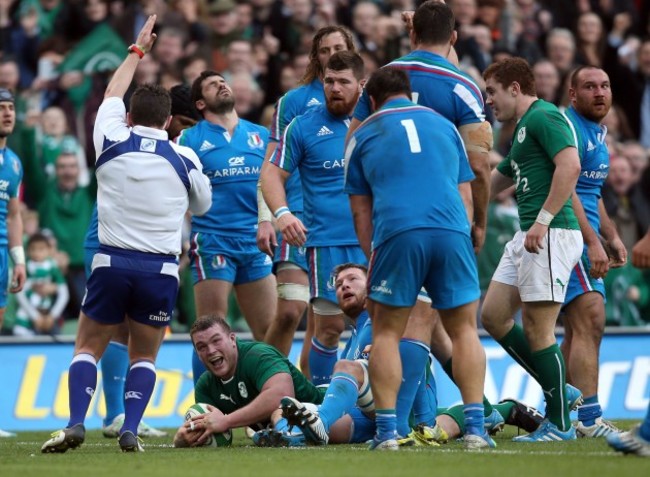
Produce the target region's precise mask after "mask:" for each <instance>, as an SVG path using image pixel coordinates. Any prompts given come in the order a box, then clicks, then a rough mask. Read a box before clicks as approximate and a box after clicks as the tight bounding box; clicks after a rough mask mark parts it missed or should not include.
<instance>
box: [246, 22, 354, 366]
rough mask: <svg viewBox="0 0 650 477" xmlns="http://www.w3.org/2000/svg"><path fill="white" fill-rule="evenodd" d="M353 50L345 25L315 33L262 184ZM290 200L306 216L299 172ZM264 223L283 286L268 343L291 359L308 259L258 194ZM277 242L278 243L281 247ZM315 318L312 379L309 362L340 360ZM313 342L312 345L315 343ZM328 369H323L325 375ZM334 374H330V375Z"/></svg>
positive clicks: (281, 105) (281, 104)
mask: <svg viewBox="0 0 650 477" xmlns="http://www.w3.org/2000/svg"><path fill="white" fill-rule="evenodd" d="M346 50H347V51H354V50H355V48H354V43H353V39H352V34H351V33H350V31H349V30H347V29H346V28H345V27H341V26H333V25H330V26H326V27H323V28H321V29H320V30H318V31H317V32H316V34H315V35H314V38H313V40H312V45H311V51H310V52H309V65H308V66H307V71H306V73H305V76H304V77H303V78H302V79H301V80H300V83H301V85H300V86H298V87H297V88H295V89H292V90H291V91H289V92H288V93H287V94H285V95H284V96H282V97H281V98H280V99H279V100H278V102H277V103H276V105H275V112H274V114H273V121H272V123H271V130H270V134H269V144H268V146H267V149H266V158H265V164H264V166H262V173H261V177H260V182H261V181H262V180H264V175H265V171H266V170H267V169H268V168H269V167H271V165H270V164H267V163H268V161H269V160H270V159H271V157H272V156H273V154H274V153H275V149H276V146H277V144H278V142H280V139H281V138H282V134H283V133H284V130H285V128H286V127H287V125H288V124H289V123H290V122H291V121H292V120H293V119H294V118H295V117H296V116H299V115H301V114H303V113H305V112H306V111H307V110H309V109H310V108H313V107H316V106H322V105H323V104H325V92H324V90H323V75H324V74H325V66H326V65H327V60H329V58H330V56H332V55H333V54H334V53H336V52H337V51H346ZM286 190H287V202H288V207H289V209H290V210H291V212H292V213H293V214H294V215H296V216H297V217H298V218H301V217H302V210H303V204H302V186H301V184H300V173H299V172H298V171H296V172H295V173H294V174H292V175H291V177H290V178H289V179H288V181H287V184H286ZM258 214H259V225H258V227H259V228H258V231H257V240H258V246H259V248H260V250H262V251H263V252H265V253H267V254H269V255H270V256H273V257H274V259H273V262H274V264H273V266H274V271H275V275H276V279H277V282H278V287H277V288H278V310H277V313H276V316H275V319H274V320H273V322H272V323H271V325H270V326H269V330H268V332H267V335H266V337H265V338H264V341H266V342H267V343H269V344H272V345H274V346H275V347H276V348H278V349H279V350H280V351H282V352H283V353H284V354H286V355H288V354H289V351H290V350H291V344H292V342H293V335H294V333H295V331H296V328H297V326H298V324H299V322H300V319H301V318H302V316H303V314H304V312H305V309H306V308H307V306H308V304H309V279H308V277H307V260H306V258H305V249H304V247H294V246H292V245H290V244H289V243H288V242H287V241H286V240H282V239H281V237H276V235H275V229H274V227H273V224H272V220H273V214H271V212H270V210H269V209H268V207H267V206H266V203H265V202H264V199H263V198H262V194H261V190H259V191H258ZM278 238H279V239H280V240H279V245H278ZM313 321H314V320H313V314H312V313H311V310H310V313H309V318H308V323H307V333H306V334H305V342H304V344H303V348H302V352H301V355H300V368H301V370H302V372H303V373H305V375H307V376H311V374H310V366H309V362H310V361H311V362H312V363H313V368H314V373H315V374H316V375H323V374H329V373H330V372H331V368H332V366H333V363H334V362H336V349H337V344H338V338H337V337H336V336H330V335H329V334H328V333H327V329H328V327H329V326H330V322H329V321H328V320H324V321H321V322H319V323H318V324H317V331H316V336H315V338H313V339H312V336H313V334H314V329H313V328H314V326H315V324H314V323H313ZM312 342H313V344H312ZM323 370H324V371H323ZM328 370H329V371H328Z"/></svg>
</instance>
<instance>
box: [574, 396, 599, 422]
mask: <svg viewBox="0 0 650 477" xmlns="http://www.w3.org/2000/svg"><path fill="white" fill-rule="evenodd" d="M602 415H603V409H602V408H601V407H600V403H598V394H594V395H593V396H589V397H586V398H584V402H583V404H582V406H580V407H579V408H578V420H579V421H580V422H582V423H583V424H584V425H585V426H593V425H594V424H596V419H598V418H599V417H600V416H602Z"/></svg>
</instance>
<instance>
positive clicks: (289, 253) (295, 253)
mask: <svg viewBox="0 0 650 477" xmlns="http://www.w3.org/2000/svg"><path fill="white" fill-rule="evenodd" d="M277 238H278V246H277V248H276V249H275V254H274V255H273V273H276V272H277V267H278V265H279V264H280V263H283V262H289V263H293V264H294V265H296V266H298V267H300V268H301V269H302V270H304V271H305V273H307V271H308V268H307V249H306V248H305V247H294V246H293V245H289V244H288V243H287V242H285V241H284V239H283V238H282V234H281V233H280V232H278V234H277Z"/></svg>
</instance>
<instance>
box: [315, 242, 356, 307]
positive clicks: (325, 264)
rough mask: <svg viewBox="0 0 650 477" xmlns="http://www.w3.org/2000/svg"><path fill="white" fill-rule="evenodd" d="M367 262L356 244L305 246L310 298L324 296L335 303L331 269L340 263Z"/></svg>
mask: <svg viewBox="0 0 650 477" xmlns="http://www.w3.org/2000/svg"><path fill="white" fill-rule="evenodd" d="M348 262H351V263H360V264H361V265H365V264H366V263H367V260H366V256H365V255H364V253H363V250H361V247H360V246H358V245H339V246H336V247H309V248H307V265H308V268H309V271H308V273H309V294H310V297H311V299H312V300H313V299H314V298H324V299H326V300H329V301H331V302H332V303H336V288H335V287H334V275H333V273H332V272H333V271H334V268H336V267H337V266H338V265H341V264H342V263H348Z"/></svg>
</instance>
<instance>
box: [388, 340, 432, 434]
mask: <svg viewBox="0 0 650 477" xmlns="http://www.w3.org/2000/svg"><path fill="white" fill-rule="evenodd" d="M399 355H400V358H401V359H402V384H401V385H400V387H399V392H398V393H397V403H396V407H395V410H396V413H397V433H398V434H399V435H400V436H401V437H406V436H408V435H409V433H410V432H411V426H410V425H409V415H410V414H411V409H412V408H413V401H414V400H415V395H416V394H417V391H418V387H419V386H420V383H421V382H422V381H423V380H424V368H425V366H426V363H427V362H428V359H429V347H428V346H427V345H425V344H424V343H422V342H420V341H415V340H410V339H402V340H400V342H399Z"/></svg>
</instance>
